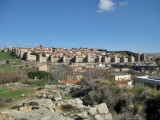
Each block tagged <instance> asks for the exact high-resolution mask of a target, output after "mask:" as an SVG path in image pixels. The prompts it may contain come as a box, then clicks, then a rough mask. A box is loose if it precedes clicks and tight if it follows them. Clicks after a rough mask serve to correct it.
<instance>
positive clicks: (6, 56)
mask: <svg viewBox="0 0 160 120" xmlns="http://www.w3.org/2000/svg"><path fill="white" fill-rule="evenodd" d="M13 59H14V57H13V56H12V53H11V52H1V53H0V61H4V60H13Z"/></svg>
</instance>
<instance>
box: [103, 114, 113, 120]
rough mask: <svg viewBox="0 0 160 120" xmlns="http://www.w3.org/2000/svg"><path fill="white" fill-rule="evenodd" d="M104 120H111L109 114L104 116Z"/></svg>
mask: <svg viewBox="0 0 160 120" xmlns="http://www.w3.org/2000/svg"><path fill="white" fill-rule="evenodd" d="M104 118H105V120H112V114H111V113H107V114H105V115H104Z"/></svg>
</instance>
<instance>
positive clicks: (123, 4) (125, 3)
mask: <svg viewBox="0 0 160 120" xmlns="http://www.w3.org/2000/svg"><path fill="white" fill-rule="evenodd" d="M119 5H120V6H126V5H128V2H119Z"/></svg>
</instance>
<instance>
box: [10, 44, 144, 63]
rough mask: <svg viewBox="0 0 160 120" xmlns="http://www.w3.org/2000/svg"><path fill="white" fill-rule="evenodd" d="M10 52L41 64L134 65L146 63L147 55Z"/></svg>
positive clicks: (38, 50)
mask: <svg viewBox="0 0 160 120" xmlns="http://www.w3.org/2000/svg"><path fill="white" fill-rule="evenodd" d="M9 51H11V52H13V53H14V54H15V55H16V56H17V57H19V58H21V59H24V60H26V61H34V60H37V61H39V62H40V63H41V62H47V61H50V62H52V63H62V62H63V63H70V62H74V63H128V62H130V63H134V62H141V61H143V62H145V61H146V55H145V54H141V53H137V54H136V53H132V52H130V54H125V55H123V54H121V53H113V52H109V51H107V50H103V49H88V48H80V49H77V48H72V49H64V48H50V47H49V48H48V47H42V45H41V46H40V47H36V48H21V47H16V48H13V47H12V46H10V47H9Z"/></svg>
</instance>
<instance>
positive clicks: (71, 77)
mask: <svg viewBox="0 0 160 120" xmlns="http://www.w3.org/2000/svg"><path fill="white" fill-rule="evenodd" d="M82 78H83V76H82V75H69V76H68V77H67V80H81V79H82Z"/></svg>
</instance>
